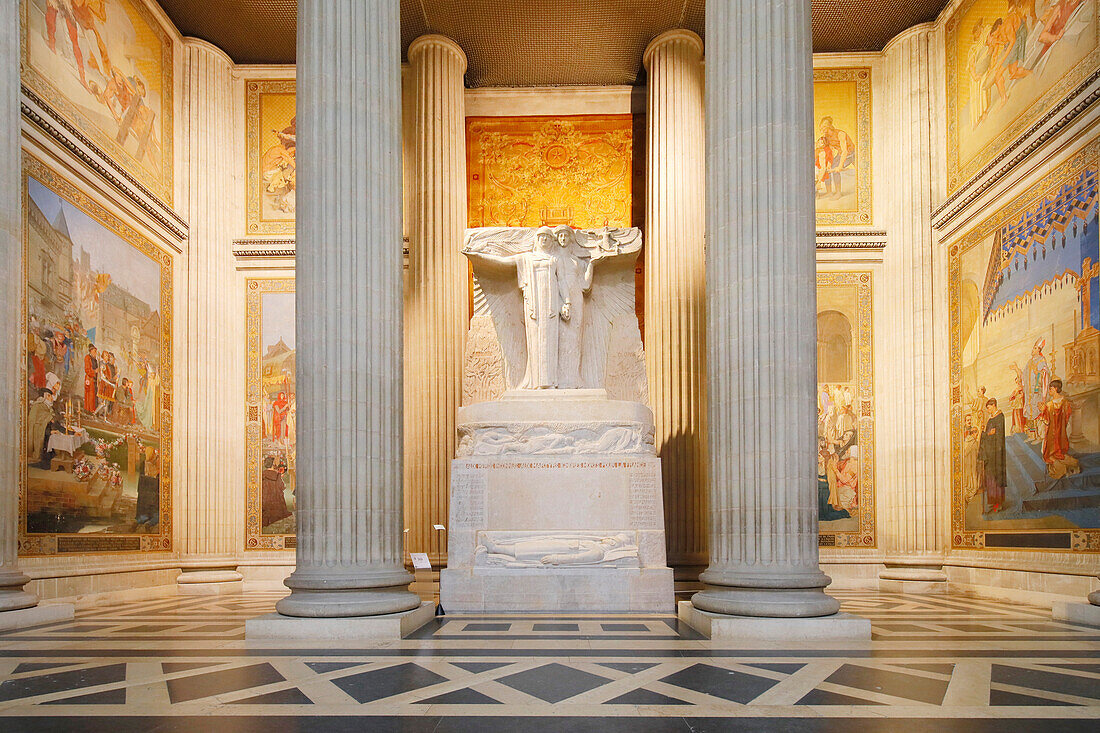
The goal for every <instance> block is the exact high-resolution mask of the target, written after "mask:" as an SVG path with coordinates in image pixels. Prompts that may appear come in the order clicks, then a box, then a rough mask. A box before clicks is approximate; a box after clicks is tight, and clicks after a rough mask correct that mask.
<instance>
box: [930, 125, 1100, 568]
mask: <svg viewBox="0 0 1100 733" xmlns="http://www.w3.org/2000/svg"><path fill="white" fill-rule="evenodd" d="M1098 161H1100V141H1096V142H1093V143H1092V144H1090V145H1089V146H1088V147H1087V148H1086V149H1085V150H1084V151H1082V152H1080V153H1078V154H1077V155H1075V156H1074V157H1073V158H1072V159H1071V160H1069V161H1068V162H1066V163H1065V164H1063V165H1061V166H1059V167H1058V168H1057V169H1055V170H1054V171H1052V172H1051V173H1050V174H1048V175H1047V176H1046V177H1045V178H1044V179H1043V180H1042V181H1040V182H1039V183H1038V184H1036V185H1035V186H1033V187H1032V188H1031V190H1029V191H1028V192H1027V193H1025V194H1023V195H1021V196H1019V197H1018V198H1017V199H1015V200H1014V201H1012V203H1010V204H1009V205H1007V206H1005V207H1004V208H1002V209H1001V210H999V211H998V212H997V213H995V214H994V215H993V216H991V217H990V218H988V219H986V220H985V221H984V222H982V223H981V224H979V225H978V226H977V227H976V228H975V229H974V230H972V231H971V232H969V233H968V234H966V235H965V236H963V237H962V238H961V239H960V240H959V242H958V243H957V244H954V245H952V246H951V248H950V250H949V287H950V294H949V295H950V319H951V321H950V323H951V355H950V358H951V385H952V386H951V390H952V391H951V403H952V412H951V430H952V453H951V458H952V528H953V535H954V545H955V546H956V547H970V548H995V547H1000V548H1029V549H1048V550H1063V551H1065V550H1073V551H1088V552H1100V372H1098V368H1100V330H1097V329H1098V328H1100V267H1098V264H1097V263H1098V260H1100V252H1098V246H1097V245H1098V236H1097V234H1098V232H1097V171H1098V165H1097V164H1098Z"/></svg>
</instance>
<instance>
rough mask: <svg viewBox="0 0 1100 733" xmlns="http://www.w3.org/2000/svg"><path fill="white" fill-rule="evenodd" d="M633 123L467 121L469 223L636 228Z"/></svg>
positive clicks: (594, 119)
mask: <svg viewBox="0 0 1100 733" xmlns="http://www.w3.org/2000/svg"><path fill="white" fill-rule="evenodd" d="M633 137H634V135H633V118H632V117H631V115H583V116H573V117H467V118H466V160H467V164H466V178H467V181H466V185H467V192H468V194H467V196H468V201H469V211H468V220H469V226H471V227H481V226H509V227H533V226H539V225H541V224H550V225H554V224H569V225H570V226H573V227H578V228H582V229H586V228H594V227H602V226H603V225H604V224H607V225H608V226H612V227H629V226H630V225H631V224H632V221H631V219H632V211H631V192H632V187H633V176H632V165H631V162H632V157H631V156H632V154H633Z"/></svg>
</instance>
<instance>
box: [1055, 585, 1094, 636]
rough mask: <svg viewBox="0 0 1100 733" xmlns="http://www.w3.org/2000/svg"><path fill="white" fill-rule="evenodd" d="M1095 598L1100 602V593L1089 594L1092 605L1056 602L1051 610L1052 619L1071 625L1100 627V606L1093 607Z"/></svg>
mask: <svg viewBox="0 0 1100 733" xmlns="http://www.w3.org/2000/svg"><path fill="white" fill-rule="evenodd" d="M1094 596H1095V597H1096V599H1097V600H1098V601H1100V591H1097V592H1093V593H1091V594H1089V601H1090V603H1068V602H1066V601H1055V603H1054V605H1053V607H1052V608H1051V613H1050V615H1051V618H1053V619H1054V620H1055V621H1068V622H1069V623H1071V624H1081V625H1082V626H1097V627H1100V605H1093V604H1094V603H1095V601H1093V597H1094Z"/></svg>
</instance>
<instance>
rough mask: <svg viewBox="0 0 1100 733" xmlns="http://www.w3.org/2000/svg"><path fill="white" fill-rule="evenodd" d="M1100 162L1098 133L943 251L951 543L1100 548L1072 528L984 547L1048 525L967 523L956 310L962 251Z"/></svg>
mask: <svg viewBox="0 0 1100 733" xmlns="http://www.w3.org/2000/svg"><path fill="white" fill-rule="evenodd" d="M1098 167H1100V138H1097V139H1096V140H1093V141H1092V142H1091V143H1089V144H1088V145H1086V146H1085V147H1084V148H1083V149H1081V150H1080V151H1078V152H1077V153H1076V154H1074V156H1073V157H1072V158H1070V159H1069V160H1067V161H1066V162H1065V163H1062V164H1061V165H1060V166H1058V167H1057V168H1055V169H1054V170H1052V171H1051V172H1049V173H1047V174H1046V175H1045V176H1043V178H1042V179H1041V180H1040V181H1038V182H1037V183H1035V184H1034V185H1032V186H1030V187H1029V188H1028V190H1027V191H1025V192H1024V193H1021V194H1020V195H1018V196H1016V198H1014V199H1012V201H1010V202H1009V203H1008V204H1006V205H1005V206H1002V207H1001V208H1000V209H998V210H997V211H996V212H995V213H993V214H991V215H990V216H988V217H986V218H985V219H984V220H982V222H981V223H979V224H977V225H976V226H975V227H973V228H972V229H970V230H969V231H968V232H967V233H966V234H963V235H962V236H960V237H959V238H958V239H957V240H955V242H954V243H952V244H951V245H950V247H949V248H948V251H947V297H948V306H947V317H948V330H949V333H948V336H949V344H948V363H949V365H950V379H949V382H950V389H951V392H950V395H949V404H950V406H951V408H950V409H951V546H952V547H953V548H956V549H967V550H975V549H976V550H1011V551H1016V552H1019V551H1027V552H1100V530H1098V529H1073V530H1064V531H1068V532H1070V535H1071V547H1070V549H1068V550H1065V549H1048V548H1041V547H987V546H986V541H985V540H986V535H995V534H1026V533H1030V532H1041V533H1049V532H1051V531H1063V530H1050V529H1005V530H999V531H998V530H988V529H987V530H973V531H968V530H967V529H966V500H965V498H964V497H963V495H962V494H963V491H962V461H961V453H962V439H963V435H962V433H963V413H962V405H961V401H962V327H961V324H960V314H959V291H960V285H961V280H962V256H963V254H965V253H966V252H968V251H969V250H970V249H972V248H973V247H976V246H978V245H979V244H980V243H981V242H982V241H983V240H984V239H986V238H987V237H989V236H991V235H992V234H993V233H995V232H996V231H997V230H998V229H1000V228H1001V226H1002V225H1004V224H1005V223H1006V222H1009V221H1013V220H1016V219H1018V218H1019V217H1020V215H1021V214H1023V212H1024V211H1025V210H1027V209H1030V208H1033V207H1035V206H1037V205H1039V204H1041V203H1042V202H1043V200H1044V199H1045V198H1046V197H1048V196H1049V195H1050V194H1051V193H1052V192H1055V191H1057V190H1058V189H1059V188H1060V187H1062V186H1064V185H1066V184H1068V183H1072V182H1073V181H1076V180H1077V179H1078V178H1079V177H1080V175H1081V173H1083V172H1084V171H1085V170H1086V169H1088V168H1098Z"/></svg>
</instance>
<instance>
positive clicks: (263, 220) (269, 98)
mask: <svg viewBox="0 0 1100 733" xmlns="http://www.w3.org/2000/svg"><path fill="white" fill-rule="evenodd" d="M294 89H295V86H294V81H293V80H286V79H282V80H250V81H248V82H246V84H245V93H246V100H245V108H246V118H247V119H246V127H247V134H246V138H247V142H248V207H247V209H248V211H247V227H248V231H249V233H250V234H273V233H293V232H294V210H295V199H296V196H297V188H296V186H297V171H296V158H295V152H296V149H297V134H298V133H297V117H296V110H295V103H296V101H295V100H296V97H295V92H294Z"/></svg>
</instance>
